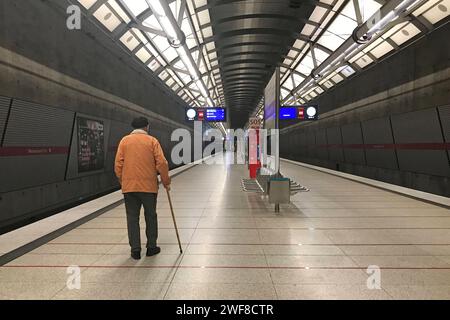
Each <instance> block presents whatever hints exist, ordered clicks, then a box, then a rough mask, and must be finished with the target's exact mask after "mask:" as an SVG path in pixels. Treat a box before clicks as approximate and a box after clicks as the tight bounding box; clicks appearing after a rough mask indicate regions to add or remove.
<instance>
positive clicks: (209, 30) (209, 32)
mask: <svg viewBox="0 0 450 320" xmlns="http://www.w3.org/2000/svg"><path fill="white" fill-rule="evenodd" d="M212 35H213V32H212V28H211V27H208V28H205V29H203V36H204V37H206V38H208V37H212Z"/></svg>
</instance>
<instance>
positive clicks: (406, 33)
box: [391, 23, 420, 45]
mask: <svg viewBox="0 0 450 320" xmlns="http://www.w3.org/2000/svg"><path fill="white" fill-rule="evenodd" d="M419 33H420V30H419V29H418V28H417V27H416V26H415V25H413V24H412V23H408V24H407V25H406V26H405V27H404V28H403V29H401V30H400V31H398V32H397V33H395V34H394V35H392V36H391V39H392V40H393V41H394V42H395V43H396V44H397V45H401V44H403V43H405V42H406V41H408V40H409V39H411V38H413V37H414V36H416V35H418V34H419Z"/></svg>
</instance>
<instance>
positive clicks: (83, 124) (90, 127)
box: [77, 117, 105, 173]
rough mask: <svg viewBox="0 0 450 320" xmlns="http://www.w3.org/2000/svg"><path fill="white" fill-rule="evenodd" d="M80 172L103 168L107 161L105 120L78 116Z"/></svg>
mask: <svg viewBox="0 0 450 320" xmlns="http://www.w3.org/2000/svg"><path fill="white" fill-rule="evenodd" d="M77 127H78V173H83V172H89V171H96V170H101V169H103V167H104V163H105V139H104V125H103V121H99V120H92V119H86V118H82V117H78V118H77Z"/></svg>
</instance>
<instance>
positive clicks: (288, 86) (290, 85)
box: [284, 77, 294, 90]
mask: <svg viewBox="0 0 450 320" xmlns="http://www.w3.org/2000/svg"><path fill="white" fill-rule="evenodd" d="M284 87H285V88H286V89H288V90H292V89H294V84H293V83H292V79H291V77H289V78H287V80H286V82H285V83H284Z"/></svg>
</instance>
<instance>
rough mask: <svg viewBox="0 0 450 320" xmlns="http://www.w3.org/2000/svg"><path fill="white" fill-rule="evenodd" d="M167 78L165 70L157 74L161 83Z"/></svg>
mask: <svg viewBox="0 0 450 320" xmlns="http://www.w3.org/2000/svg"><path fill="white" fill-rule="evenodd" d="M168 76H169V74H168V73H167V71H166V70H163V71H161V72H160V73H159V74H158V77H159V78H160V79H161V80H163V81H164V80H165V79H166V78H167V77H168Z"/></svg>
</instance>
